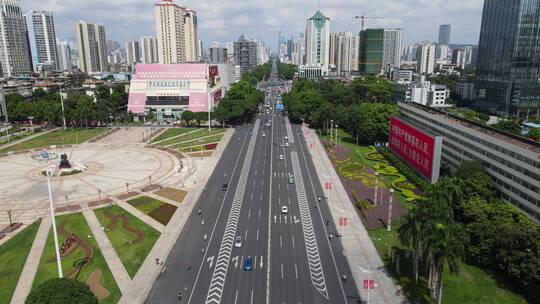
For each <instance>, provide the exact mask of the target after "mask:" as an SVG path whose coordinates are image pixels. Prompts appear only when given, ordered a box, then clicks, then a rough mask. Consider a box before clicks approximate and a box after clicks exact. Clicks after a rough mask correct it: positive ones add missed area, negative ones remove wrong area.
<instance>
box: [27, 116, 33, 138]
mask: <svg viewBox="0 0 540 304" xmlns="http://www.w3.org/2000/svg"><path fill="white" fill-rule="evenodd" d="M33 119H34V116H28V120H30V130H31V132H32V134H34V123H33V121H32V120H33Z"/></svg>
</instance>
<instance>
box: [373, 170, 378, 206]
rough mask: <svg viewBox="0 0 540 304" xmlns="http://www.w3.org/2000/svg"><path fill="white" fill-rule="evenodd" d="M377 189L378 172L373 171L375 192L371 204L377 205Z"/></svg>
mask: <svg viewBox="0 0 540 304" xmlns="http://www.w3.org/2000/svg"><path fill="white" fill-rule="evenodd" d="M378 191H379V172H375V193H374V195H373V204H374V205H375V206H377V192H378Z"/></svg>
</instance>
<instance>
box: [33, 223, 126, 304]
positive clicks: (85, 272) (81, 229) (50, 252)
mask: <svg viewBox="0 0 540 304" xmlns="http://www.w3.org/2000/svg"><path fill="white" fill-rule="evenodd" d="M56 224H57V228H58V237H59V242H60V246H61V244H62V243H63V242H64V241H66V239H67V236H69V235H70V234H71V233H74V234H76V235H77V237H78V238H79V240H80V241H78V243H79V245H78V246H76V247H75V248H74V250H73V251H71V252H70V253H69V254H67V255H65V256H63V257H62V269H63V272H64V277H76V278H77V280H79V281H81V282H84V283H86V282H87V279H88V277H89V276H90V274H92V273H93V272H94V271H97V270H100V271H101V279H100V280H99V282H100V283H101V285H102V286H103V287H105V288H106V289H107V290H108V292H109V293H110V294H109V295H108V296H107V297H106V298H104V299H101V300H100V303H117V302H118V300H119V299H120V296H121V293H120V290H119V289H118V286H117V285H116V281H115V280H114V278H113V276H112V273H111V271H110V270H109V266H107V263H106V262H105V258H104V257H103V255H102V254H101V251H100V250H99V247H98V245H97V243H96V240H95V239H94V236H93V235H92V232H91V231H90V227H88V225H87V224H86V221H85V219H84V217H83V215H82V213H74V214H69V215H62V216H58V217H56ZM66 233H67V234H66ZM87 250H90V252H91V255H92V259H91V260H90V262H89V263H88V264H87V265H86V266H84V267H83V268H82V269H81V271H80V272H79V274H78V275H77V276H74V273H76V272H75V267H74V264H75V263H76V262H78V261H80V260H81V259H83V258H84V257H85V256H87V253H86V252H87ZM68 252H69V251H68ZM57 276H58V271H57V268H56V256H55V253H54V241H53V233H52V231H51V232H50V233H49V237H48V239H47V243H46V245H45V249H44V251H43V255H42V256H41V261H40V263H39V267H38V270H37V274H36V278H35V279H34V283H33V286H32V288H33V289H35V288H36V287H37V286H39V285H40V284H41V283H43V282H45V281H47V280H48V279H52V278H56V277H57Z"/></svg>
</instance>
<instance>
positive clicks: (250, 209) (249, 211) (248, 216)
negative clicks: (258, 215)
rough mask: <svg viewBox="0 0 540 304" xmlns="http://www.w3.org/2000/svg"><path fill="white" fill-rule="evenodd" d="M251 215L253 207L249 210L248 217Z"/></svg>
mask: <svg viewBox="0 0 540 304" xmlns="http://www.w3.org/2000/svg"><path fill="white" fill-rule="evenodd" d="M250 217H251V209H249V210H248V218H250Z"/></svg>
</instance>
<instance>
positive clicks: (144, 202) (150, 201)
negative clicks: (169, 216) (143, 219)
mask: <svg viewBox="0 0 540 304" xmlns="http://www.w3.org/2000/svg"><path fill="white" fill-rule="evenodd" d="M127 202H128V203H129V204H130V205H132V206H133V207H135V208H137V209H138V210H139V211H141V212H142V213H144V214H150V213H151V212H152V211H154V210H156V209H158V208H159V207H161V205H163V204H165V203H164V202H162V201H160V200H157V199H155V198H152V197H148V196H140V197H137V198H134V199H132V200H129V201H127Z"/></svg>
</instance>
